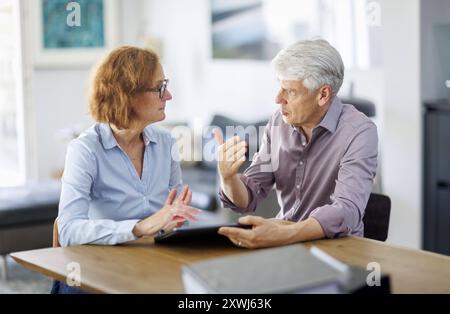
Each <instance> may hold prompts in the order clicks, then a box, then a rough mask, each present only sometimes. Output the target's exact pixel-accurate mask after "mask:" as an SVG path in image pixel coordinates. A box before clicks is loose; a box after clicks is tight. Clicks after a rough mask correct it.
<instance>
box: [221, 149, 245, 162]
mask: <svg viewBox="0 0 450 314" xmlns="http://www.w3.org/2000/svg"><path fill="white" fill-rule="evenodd" d="M246 152H247V147H245V146H244V147H242V148H240V149H239V150H238V151H236V152H229V153H228V152H227V160H226V161H237V160H239V159H241V157H245V153H246Z"/></svg>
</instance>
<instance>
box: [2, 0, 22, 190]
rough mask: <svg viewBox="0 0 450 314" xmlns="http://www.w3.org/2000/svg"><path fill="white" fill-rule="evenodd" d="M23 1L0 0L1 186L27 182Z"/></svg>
mask: <svg viewBox="0 0 450 314" xmlns="http://www.w3.org/2000/svg"><path fill="white" fill-rule="evenodd" d="M19 16H20V14H19V4H18V1H15V0H0V165H1V166H0V187H1V186H12V185H18V184H20V183H23V181H24V177H25V173H24V162H23V157H24V156H23V153H22V152H23V149H22V146H23V140H21V139H20V136H19V134H22V132H21V127H20V125H21V123H20V121H21V112H22V69H21V51H20V42H21V40H20V20H19Z"/></svg>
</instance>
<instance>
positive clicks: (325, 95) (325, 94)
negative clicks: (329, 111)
mask: <svg viewBox="0 0 450 314" xmlns="http://www.w3.org/2000/svg"><path fill="white" fill-rule="evenodd" d="M332 95H333V89H332V88H331V86H330V85H323V86H322V87H321V88H319V93H318V94H317V98H318V101H317V103H318V104H319V107H323V106H325V105H326V104H328V103H329V102H330V101H331V98H332Z"/></svg>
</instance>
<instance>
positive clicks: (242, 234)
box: [218, 227, 252, 241]
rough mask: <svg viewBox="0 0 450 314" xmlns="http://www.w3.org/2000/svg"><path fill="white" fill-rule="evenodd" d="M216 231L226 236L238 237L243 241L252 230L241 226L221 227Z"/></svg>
mask: <svg viewBox="0 0 450 314" xmlns="http://www.w3.org/2000/svg"><path fill="white" fill-rule="evenodd" d="M218 232H219V234H221V235H224V236H226V237H232V238H239V239H240V240H241V241H243V240H246V239H248V238H249V237H250V235H251V232H252V231H251V230H247V229H242V228H233V227H222V228H220V229H219V231H218Z"/></svg>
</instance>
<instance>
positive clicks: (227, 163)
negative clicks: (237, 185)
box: [213, 128, 247, 181]
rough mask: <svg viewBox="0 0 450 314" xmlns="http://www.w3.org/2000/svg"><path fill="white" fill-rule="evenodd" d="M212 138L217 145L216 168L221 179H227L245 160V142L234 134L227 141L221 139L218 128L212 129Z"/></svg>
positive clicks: (236, 171) (234, 173) (235, 172)
mask: <svg viewBox="0 0 450 314" xmlns="http://www.w3.org/2000/svg"><path fill="white" fill-rule="evenodd" d="M213 133H214V138H215V140H216V142H217V144H218V145H219V147H218V149H217V150H218V158H219V160H218V169H219V174H220V176H221V177H222V179H223V180H225V181H226V180H229V179H231V178H232V177H233V176H234V175H236V174H237V173H238V171H239V167H240V166H241V165H242V164H243V163H244V162H245V153H246V152H247V143H246V142H245V141H242V140H241V139H240V138H239V136H235V137H233V138H231V139H229V140H228V141H226V142H224V141H223V136H222V132H221V131H220V129H217V128H216V129H214V130H213Z"/></svg>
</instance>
